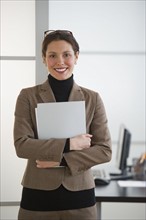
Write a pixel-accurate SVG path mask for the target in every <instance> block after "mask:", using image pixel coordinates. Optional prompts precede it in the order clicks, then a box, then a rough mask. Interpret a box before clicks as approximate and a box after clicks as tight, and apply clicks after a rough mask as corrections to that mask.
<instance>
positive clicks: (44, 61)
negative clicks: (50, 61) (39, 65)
mask: <svg viewBox="0 0 146 220" xmlns="http://www.w3.org/2000/svg"><path fill="white" fill-rule="evenodd" d="M43 63H44V64H45V65H46V59H45V57H44V56H43Z"/></svg>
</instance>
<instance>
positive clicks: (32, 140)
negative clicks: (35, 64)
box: [14, 89, 66, 162]
mask: <svg viewBox="0 0 146 220" xmlns="http://www.w3.org/2000/svg"><path fill="white" fill-rule="evenodd" d="M30 94H31V95H30ZM36 106H37V98H36V97H35V95H34V96H32V92H30V91H29V89H23V90H22V91H21V92H20V94H19V96H18V98H17V102H16V107H15V120H14V145H15V149H16V153H17V156H18V157H20V158H26V159H35V160H36V159H39V160H48V161H56V162H61V160H62V157H63V150H64V146H65V143H66V139H49V140H39V139H38V136H37V128H36V120H35V107H36Z"/></svg>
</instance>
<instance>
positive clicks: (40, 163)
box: [36, 160, 60, 169]
mask: <svg viewBox="0 0 146 220" xmlns="http://www.w3.org/2000/svg"><path fill="white" fill-rule="evenodd" d="M59 165H60V164H59V162H55V161H42V160H36V166H37V168H43V169H45V168H52V167H56V166H59Z"/></svg>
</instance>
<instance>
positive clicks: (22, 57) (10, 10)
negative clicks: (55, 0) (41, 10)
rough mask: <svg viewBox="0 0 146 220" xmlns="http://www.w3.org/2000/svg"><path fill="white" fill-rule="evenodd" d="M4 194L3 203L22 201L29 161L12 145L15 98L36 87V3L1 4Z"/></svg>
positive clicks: (9, 2)
mask: <svg viewBox="0 0 146 220" xmlns="http://www.w3.org/2000/svg"><path fill="white" fill-rule="evenodd" d="M0 3H1V54H0V55H1V61H0V62H1V63H0V65H1V76H0V78H1V91H0V102H1V109H0V111H1V114H0V117H1V118H0V121H1V131H0V136H1V138H0V145H1V146H0V147H1V155H0V157H1V158H0V160H1V166H0V167H1V178H0V179H1V188H0V189H1V192H0V195H1V196H0V199H1V201H2V202H11V201H20V196H21V179H22V176H23V172H24V167H25V163H26V160H22V159H19V158H17V156H16V153H15V148H14V144H13V123H14V109H15V104H16V98H17V96H18V94H19V92H20V90H21V89H22V88H23V87H28V86H33V85H34V84H35V1H34V0H31V1H27V0H26V1H25V0H23V1H1V2H0Z"/></svg>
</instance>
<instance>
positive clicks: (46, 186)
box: [14, 30, 111, 220]
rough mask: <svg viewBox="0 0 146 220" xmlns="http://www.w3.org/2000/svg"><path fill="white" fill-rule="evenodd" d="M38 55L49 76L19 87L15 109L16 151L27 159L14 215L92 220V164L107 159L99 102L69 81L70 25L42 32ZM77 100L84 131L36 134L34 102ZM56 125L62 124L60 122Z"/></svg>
mask: <svg viewBox="0 0 146 220" xmlns="http://www.w3.org/2000/svg"><path fill="white" fill-rule="evenodd" d="M42 56H43V62H44V64H45V65H46V67H47V70H48V79H47V80H46V81H45V82H44V83H43V84H41V85H36V86H34V87H31V88H25V89H22V91H21V92H20V94H19V96H18V99H17V103H16V109H15V124H14V144H15V148H16V153H17V156H18V157H20V158H25V159H28V163H27V167H26V170H25V174H24V177H23V181H22V185H23V191H22V199H21V204H20V210H19V214H18V219H19V220H96V219H97V210H96V200H95V195H94V187H95V185H94V180H93V176H92V171H91V167H93V166H95V165H97V164H101V163H105V162H108V161H110V160H111V138H110V133H109V129H108V125H107V117H106V113H105V109H104V105H103V102H102V100H101V98H100V95H99V94H98V93H97V92H95V91H92V90H89V89H87V88H83V87H81V86H79V85H77V84H76V83H75V82H74V79H73V69H74V65H75V64H76V63H77V60H78V57H79V45H78V43H77V41H76V39H75V38H74V36H73V34H72V33H71V32H70V31H66V30H56V31H47V32H45V37H44V41H43V43H42ZM82 100H84V101H85V106H86V130H87V133H86V134H82V135H78V136H75V137H68V138H67V139H54V138H51V139H48V140H40V139H38V134H37V125H36V117H35V108H36V107H37V104H38V103H48V102H68V101H82ZM60 117H61V115H60ZM48 123H49V122H48ZM77 123H78V122H77ZM58 126H60V129H61V126H63V125H58ZM77 126H78V124H77Z"/></svg>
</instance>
